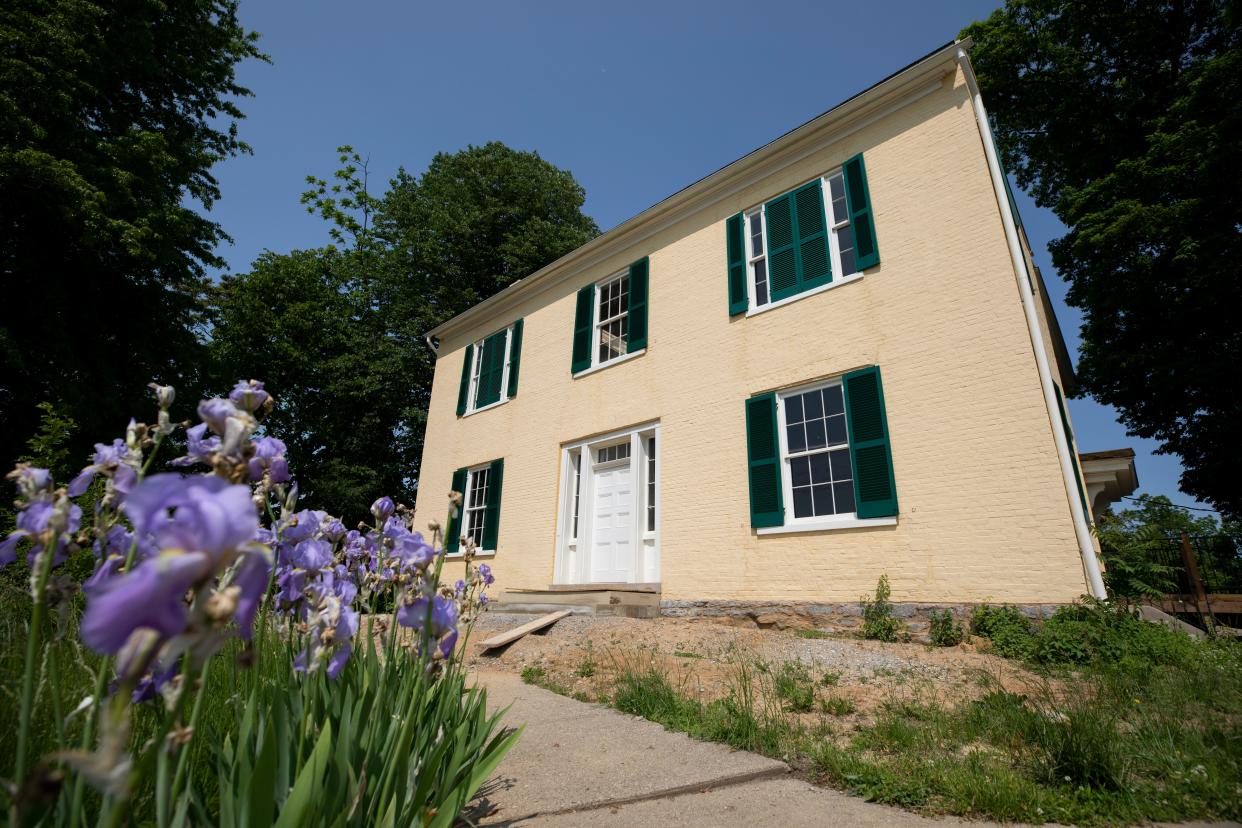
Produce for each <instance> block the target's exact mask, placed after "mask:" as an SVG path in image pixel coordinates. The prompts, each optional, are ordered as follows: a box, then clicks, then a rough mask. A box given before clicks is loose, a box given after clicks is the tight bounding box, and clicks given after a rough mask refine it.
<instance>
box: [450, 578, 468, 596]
mask: <svg viewBox="0 0 1242 828" xmlns="http://www.w3.org/2000/svg"><path fill="white" fill-rule="evenodd" d="M453 594H454V595H456V596H457V597H458V598H460V597H461V596H463V595H465V594H466V582H465V581H463V580H462V579H461V578H458V579H457V583H455V584H453Z"/></svg>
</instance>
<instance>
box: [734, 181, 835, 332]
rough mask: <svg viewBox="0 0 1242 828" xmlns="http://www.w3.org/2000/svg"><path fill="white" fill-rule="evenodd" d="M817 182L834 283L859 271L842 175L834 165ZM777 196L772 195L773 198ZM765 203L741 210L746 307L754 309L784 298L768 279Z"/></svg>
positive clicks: (767, 237) (790, 298)
mask: <svg viewBox="0 0 1242 828" xmlns="http://www.w3.org/2000/svg"><path fill="white" fill-rule="evenodd" d="M819 184H820V187H821V188H822V189H823V200H824V212H825V214H826V215H825V218H826V219H827V224H828V231H829V232H828V248H829V256H830V258H831V266H832V280H833V282H834V283H835V282H837V281H840V280H842V279H847V278H849V277H850V276H853V275H855V274H856V273H858V272H859V270H858V265H857V259H856V257H855V255H854V230H853V228H852V227H851V225H850V214H849V208H848V206H847V205H846V199H845V176H844V174H843V173H842V171H841V168H840V167H838V168H837V169H835V170H833V171H832V172H829V173H827V174H825V175H822V176H820V177H819ZM795 189H796V188H795ZM790 192H793V191H792V190H791V191H790ZM782 195H784V193H782ZM780 197H781V196H776V198H780ZM766 203H767V202H765V203H764V204H759V205H756V206H755V207H752V208H751V209H749V210H746V211H744V214H745V219H746V224H745V228H744V233H745V236H746V240H745V244H746V262H747V269H746V272H747V290H748V292H749V295H750V307H752V308H754V309H755V310H758V309H761V308H764V307H767V306H768V305H771V304H774V303H775V302H776V301H788V300H773V299H772V290H771V280H770V278H769V273H768V242H769V236H768V225H767V215H766V211H765V210H764V206H765V205H766ZM830 284H831V283H830ZM793 298H795V297H789V300H792V299H793Z"/></svg>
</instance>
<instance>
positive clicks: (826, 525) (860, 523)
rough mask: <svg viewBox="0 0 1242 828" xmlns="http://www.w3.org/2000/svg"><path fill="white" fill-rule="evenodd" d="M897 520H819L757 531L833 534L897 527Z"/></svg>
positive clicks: (763, 532) (764, 533) (778, 533)
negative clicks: (844, 530)
mask: <svg viewBox="0 0 1242 828" xmlns="http://www.w3.org/2000/svg"><path fill="white" fill-rule="evenodd" d="M896 525H897V518H896V517H895V516H894V517H882V518H863V519H860V518H849V519H847V520H817V521H809V520H808V521H807V522H806V523H790V524H787V525H785V526H764V527H762V528H760V529H756V530H755V534H756V535H792V534H794V533H796V532H831V531H832V530H834V529H867V528H870V527H872V526H896Z"/></svg>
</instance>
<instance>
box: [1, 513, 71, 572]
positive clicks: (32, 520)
mask: <svg viewBox="0 0 1242 828" xmlns="http://www.w3.org/2000/svg"><path fill="white" fill-rule="evenodd" d="M55 509H56V507H55V506H54V505H53V504H52V501H50V500H36V501H34V502H32V503H31V504H30V505H28V506H27V507H26V508H25V509H22V510H21V511H20V512H18V513H17V529H16V530H14V531H13V532H11V533H10V534H9V536H8V537H7V538H5V539H4V541H3V542H0V567H2V566H7V565H8V564H11V563H13V561H15V560H17V542H18V541H19V540H21V539H22V538H31V539H32V540H33V539H34V538H37V537H38V536H39V535H41V534H43V531H44V530H45V529H47V524H48V521H50V520H51V519H52V513H53V512H54V511H55ZM81 525H82V509H81V508H80V507H79V506H77V505H76V504H71V505H70V506H69V515H68V520H67V521H66V524H65V531H64V532H63V533H62V534H61V535H60V537H59V539H58V540H57V544H56V546H57V548H56V557H55V558H53V560H52V565H53V566H58V565H60V564H62V563H64V562H65V559H66V557H67V555H66V554H65V548H66V547H67V546H68V544H69V536H70V535H72V534H73V533H74V532H76V531H78V528H79V527H80V526H81ZM42 551H43V544H39V543H36V544H35V545H34V546H32V547H31V548H30V552H29V553H27V556H26V558H27V561H28V562H29V563H30V565H31V566H34V562H35V558H36V557H38V555H39V553H40V552H42Z"/></svg>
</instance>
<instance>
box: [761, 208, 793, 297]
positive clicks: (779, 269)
mask: <svg viewBox="0 0 1242 828" xmlns="http://www.w3.org/2000/svg"><path fill="white" fill-rule="evenodd" d="M763 213H764V219H765V220H766V221H767V225H768V285H769V287H770V288H771V297H772V301H773V302H775V301H777V300H778V299H785V298H787V297H789V296H793V295H794V294H795V293H797V292H798V253H797V251H798V245H797V244H796V242H797V239H795V237H794V210H793V193H786V194H785V195H783V196H780V197H779V198H774V199H772V200H771V201H769V202H768V203H767V204H765V205H763Z"/></svg>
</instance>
